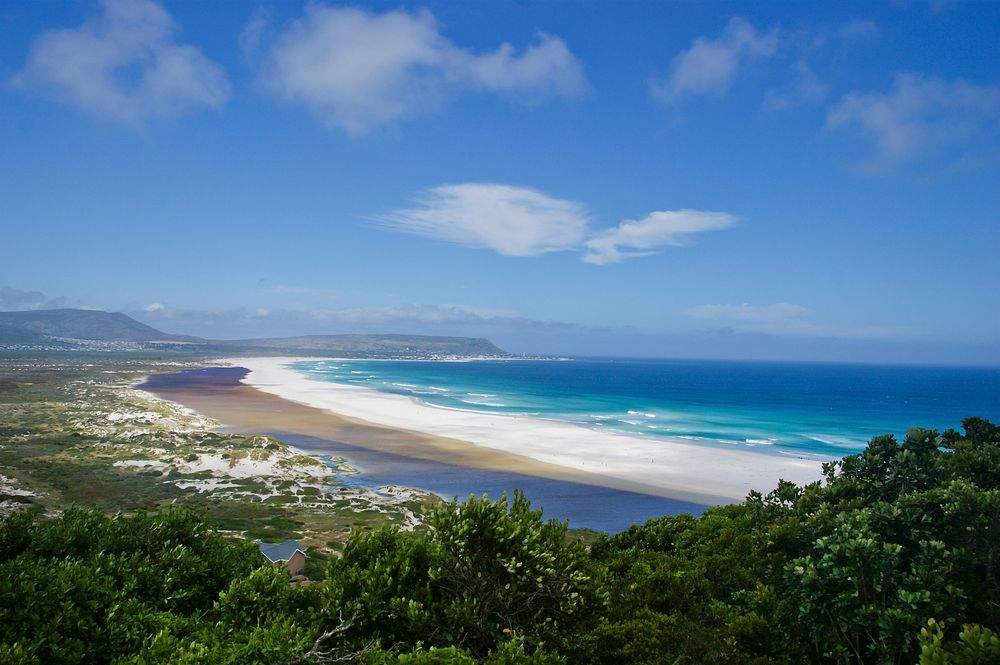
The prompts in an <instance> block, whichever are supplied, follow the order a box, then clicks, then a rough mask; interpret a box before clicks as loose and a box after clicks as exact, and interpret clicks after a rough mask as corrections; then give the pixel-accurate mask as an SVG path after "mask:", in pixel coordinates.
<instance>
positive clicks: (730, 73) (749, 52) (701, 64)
mask: <svg viewBox="0 0 1000 665" xmlns="http://www.w3.org/2000/svg"><path fill="white" fill-rule="evenodd" d="M777 51H778V32H777V30H771V31H768V32H760V31H758V30H757V29H756V28H755V27H754V26H753V25H752V24H751V23H750V22H749V21H747V20H746V19H743V18H739V17H734V18H732V19H730V21H729V23H728V24H727V25H726V27H725V28H724V29H723V31H722V33H721V34H720V35H719V36H718V37H715V38H709V37H698V38H697V39H695V40H694V42H692V44H691V47H690V48H688V49H687V50H685V51H681V52H680V53H678V54H677V55H676V56H674V59H673V62H672V63H671V68H670V73H669V74H668V75H667V76H666V78H663V79H658V80H654V81H653V83H652V86H651V88H652V93H653V95H654V96H655V97H657V98H659V99H661V100H663V101H667V102H678V101H681V100H683V99H684V98H687V97H693V96H697V95H708V96H716V97H721V96H722V95H723V94H725V92H726V91H727V90H729V88H730V86H731V85H732V84H733V81H735V79H736V76H737V74H738V73H739V70H740V68H741V67H742V66H744V65H745V64H746V63H747V61H749V60H751V59H754V58H766V57H769V56H773V55H774V54H775V53H777Z"/></svg>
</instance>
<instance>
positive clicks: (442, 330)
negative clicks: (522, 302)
mask: <svg viewBox="0 0 1000 665" xmlns="http://www.w3.org/2000/svg"><path fill="white" fill-rule="evenodd" d="M129 314H130V315H132V316H134V317H135V318H136V319H138V320H140V321H143V322H144V323H147V324H149V325H152V326H154V327H162V328H166V329H167V330H166V332H180V333H186V334H195V335H201V336H204V337H208V338H214V339H225V338H236V337H243V336H247V337H260V336H266V335H281V336H284V335H304V334H337V333H349V332H400V333H428V334H430V333H434V334H458V333H461V332H463V331H464V332H473V333H475V332H476V331H489V330H522V331H523V330H566V329H573V328H577V327H578V326H576V325H575V324H572V323H563V322H559V321H542V320H537V319H531V318H527V317H524V316H520V315H518V314H516V313H514V312H507V311H500V310H492V309H486V308H481V307H474V306H469V305H458V304H420V303H412V304H401V305H390V306H382V307H344V308H337V309H330V308H296V309H289V308H285V309H266V308H260V307H258V308H250V307H238V308H233V309H225V310H199V309H188V308H170V307H164V308H162V309H155V310H148V309H146V308H140V309H138V310H135V311H131V312H129Z"/></svg>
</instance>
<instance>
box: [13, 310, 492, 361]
mask: <svg viewBox="0 0 1000 665" xmlns="http://www.w3.org/2000/svg"><path fill="white" fill-rule="evenodd" d="M168 348H172V349H179V350H188V351H192V352H203V353H234V354H235V353H247V354H254V355H261V354H284V353H294V354H299V355H317V356H319V355H336V356H342V357H368V358H409V357H418V358H427V357H452V356H461V357H506V356H508V355H509V354H507V353H506V352H505V351H503V350H501V349H499V348H498V347H497V346H495V345H494V344H493V343H492V342H490V341H489V340H487V339H483V338H476V337H439V336H430V335H309V336H305V337H269V338H262V339H239V340H213V339H203V338H200V337H192V336H190V335H171V334H168V333H165V332H161V331H159V330H157V329H156V328H153V327H151V326H147V325H146V324H144V323H140V322H138V321H136V320H135V319H133V318H131V317H129V316H126V315H125V314H122V313H120V312H101V311H97V310H87V309H46V310H34V311H25V312H0V350H2V349H8V350H10V349H16V350H35V349H37V350H45V349H48V350H73V349H81V350H82V349H96V350H107V351H116V350H122V351H129V350H143V349H168Z"/></svg>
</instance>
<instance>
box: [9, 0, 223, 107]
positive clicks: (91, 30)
mask: <svg viewBox="0 0 1000 665" xmlns="http://www.w3.org/2000/svg"><path fill="white" fill-rule="evenodd" d="M101 10H102V11H101V13H100V14H99V15H98V16H96V17H92V18H90V19H87V20H86V21H85V22H84V23H83V25H81V26H79V27H78V28H60V29H53V30H47V31H45V32H43V33H42V34H40V35H39V36H38V37H36V38H35V40H34V42H33V43H32V45H31V50H30V53H29V54H28V60H27V64H26V65H25V67H24V69H23V70H22V71H21V72H20V73H18V74H17V75H15V76H14V78H13V80H12V83H13V85H14V86H15V87H17V88H21V89H25V90H29V91H38V92H40V93H42V94H45V95H49V96H52V97H54V98H55V99H57V100H60V101H63V102H66V103H69V104H71V105H73V106H76V107H78V108H81V109H83V110H85V111H87V112H90V113H93V114H95V115H98V116H101V117H103V118H106V119H110V120H112V121H116V122H121V123H124V124H128V125H142V124H143V123H145V122H146V121H148V120H150V119H152V118H171V117H175V116H178V115H181V114H183V113H187V112H190V111H194V110H198V109H200V108H210V109H219V108H221V107H222V105H223V104H224V103H225V101H226V100H227V99H228V97H229V83H228V81H227V80H226V76H225V74H224V72H223V71H222V69H221V68H220V67H219V66H218V65H216V64H215V63H214V62H212V61H211V60H209V59H208V58H207V57H205V55H204V54H202V52H201V51H200V50H198V49H197V48H195V47H193V46H189V45H186V44H181V43H178V42H176V41H174V33H175V32H176V29H177V28H176V25H175V24H174V21H173V19H172V18H171V16H170V14H168V13H167V11H166V10H165V9H164V8H163V7H162V6H161V5H159V4H158V3H156V2H153V1H152V0H103V1H102V3H101Z"/></svg>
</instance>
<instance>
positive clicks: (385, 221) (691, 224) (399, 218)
mask: <svg viewBox="0 0 1000 665" xmlns="http://www.w3.org/2000/svg"><path fill="white" fill-rule="evenodd" d="M417 203H418V207H414V208H404V209H401V210H394V211H392V212H391V213H389V214H386V215H380V216H376V217H374V218H373V221H374V222H375V223H377V224H379V225H381V226H384V227H386V228H388V229H392V230H395V231H402V232H404V233H412V234H414V235H419V236H425V237H428V238H437V239H440V240H446V241H448V242H452V243H455V244H457V245H462V246H465V247H475V248H482V249H491V250H493V251H495V252H496V253H497V254H500V255H503V256H537V255H539V254H546V253H549V252H561V251H582V252H584V255H583V256H582V257H581V258H582V260H583V261H586V262H587V263H594V264H597V265H605V264H609V263H618V262H620V261H623V260H625V259H628V258H633V257H637V256H646V255H648V254H653V253H655V252H656V251H657V250H660V249H662V248H664V247H670V246H674V247H678V246H681V245H683V244H684V241H685V240H686V239H687V237H688V236H691V235H693V234H695V233H702V232H704V231H714V230H717V229H724V228H726V227H728V226H732V225H733V224H734V223H736V218H735V217H734V216H733V215H730V214H728V213H724V212H705V211H701V210H664V211H658V212H652V213H650V214H648V215H646V216H645V217H644V218H642V219H640V220H625V221H623V222H621V223H620V224H618V226H615V227H613V228H609V229H604V230H600V231H594V230H592V229H590V226H589V219H588V215H587V211H586V208H585V207H584V206H583V204H581V203H577V202H575V201H569V200H565V199H557V198H554V197H551V196H548V195H547V194H543V193H542V192H539V191H538V190H535V189H531V188H529V187H515V186H513V185H502V184H495V183H464V184H459V185H441V186H439V187H433V188H431V189H429V190H427V191H426V192H425V193H424V194H423V195H422V196H421V197H419V198H418V199H417Z"/></svg>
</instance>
